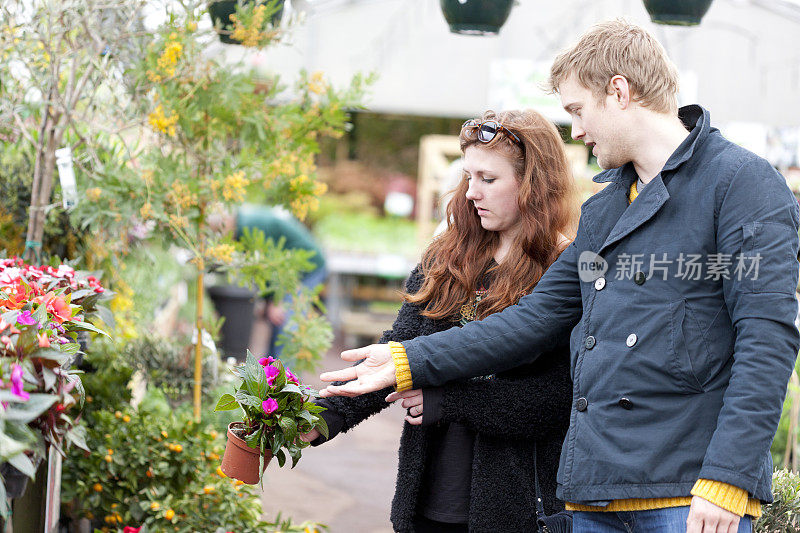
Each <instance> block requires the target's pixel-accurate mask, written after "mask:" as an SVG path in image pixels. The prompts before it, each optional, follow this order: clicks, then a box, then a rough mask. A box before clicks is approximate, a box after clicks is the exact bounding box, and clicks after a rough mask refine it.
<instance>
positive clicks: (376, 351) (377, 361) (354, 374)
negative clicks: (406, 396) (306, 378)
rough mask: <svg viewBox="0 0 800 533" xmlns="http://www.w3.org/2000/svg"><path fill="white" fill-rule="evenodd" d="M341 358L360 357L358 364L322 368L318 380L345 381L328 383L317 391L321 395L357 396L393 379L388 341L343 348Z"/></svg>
mask: <svg viewBox="0 0 800 533" xmlns="http://www.w3.org/2000/svg"><path fill="white" fill-rule="evenodd" d="M342 359H343V360H344V361H361V360H362V359H363V360H364V361H363V362H362V363H361V364H360V365H355V366H351V367H348V368H343V369H342V370H334V371H333V372H324V373H323V374H321V375H320V376H319V379H321V380H322V381H347V382H348V383H345V384H344V385H338V386H337V385H328V387H327V388H324V389H322V390H320V391H319V395H320V396H322V397H323V398H327V397H328V396H359V395H361V394H364V393H367V392H373V391H378V390H381V389H385V388H386V387H391V386H393V385H394V384H395V383H396V379H395V374H394V361H392V352H391V351H390V350H389V345H388V344H370V345H369V346H366V347H364V348H357V349H355V350H345V351H344V352H342Z"/></svg>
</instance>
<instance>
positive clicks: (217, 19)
mask: <svg viewBox="0 0 800 533" xmlns="http://www.w3.org/2000/svg"><path fill="white" fill-rule="evenodd" d="M253 1H254V0H242V4H243V5H246V4H250V3H252V2H253ZM259 3H260V4H266V3H269V4H271V5H275V6H276V7H277V8H278V10H277V11H276V12H275V14H274V15H272V25H273V26H277V25H278V24H280V23H281V17H283V3H284V0H272V2H266V1H264V0H262V1H260V2H259ZM236 4H237V0H217V1H216V2H211V3H209V4H208V14H209V15H211V22H212V23H213V24H214V27H215V28H217V27H219V28H220V29H221V30H223V31H224V32H226V33H220V34H219V40H220V41H222V42H223V43H226V44H242V43H241V41H237V40H236V39H231V36H230V33H227V32H231V31H233V23H232V22H231V15H233V14H234V13H236Z"/></svg>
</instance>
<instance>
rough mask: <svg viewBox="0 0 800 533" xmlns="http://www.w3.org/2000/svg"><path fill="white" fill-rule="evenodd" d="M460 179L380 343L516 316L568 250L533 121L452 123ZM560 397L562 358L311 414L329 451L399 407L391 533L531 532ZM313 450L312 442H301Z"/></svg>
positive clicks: (556, 352) (501, 117)
mask: <svg viewBox="0 0 800 533" xmlns="http://www.w3.org/2000/svg"><path fill="white" fill-rule="evenodd" d="M460 143H461V150H462V152H463V154H464V157H463V162H464V165H463V166H464V179H463V180H462V181H461V182H460V184H459V185H458V186H457V187H456V189H455V191H454V196H453V199H452V200H451V201H450V203H449V204H448V206H447V220H448V225H447V229H446V230H445V231H444V233H442V234H441V235H440V236H439V237H437V238H436V239H435V240H434V241H433V242H432V243H431V244H430V246H429V247H428V249H427V250H426V251H425V253H424V255H423V259H422V262H421V263H420V264H419V265H418V266H417V267H416V268H415V269H414V271H413V272H412V273H411V275H410V277H409V279H408V281H407V282H406V294H405V302H404V303H403V306H402V308H401V309H400V312H399V314H398V316H397V319H396V321H395V322H394V325H393V327H392V329H391V330H389V331H386V332H385V333H384V335H383V337H382V338H381V340H380V342H381V343H385V342H389V341H397V342H400V341H403V340H407V339H412V338H414V337H417V336H420V335H429V334H431V333H434V332H437V331H442V330H445V329H449V328H451V327H458V326H461V325H463V324H465V323H467V322H468V321H471V320H481V319H483V318H484V317H486V316H488V315H490V314H492V313H496V312H498V311H501V310H502V309H505V308H506V307H508V306H510V305H514V304H516V303H517V301H518V300H519V298H520V297H521V296H522V295H524V294H527V293H529V292H530V291H531V290H533V288H534V287H535V286H536V283H537V282H538V281H539V279H540V278H541V277H542V274H544V272H545V270H547V268H548V267H549V266H550V265H551V264H552V263H553V262H554V261H555V260H556V259H557V258H558V256H559V254H560V253H561V251H562V250H563V249H564V248H565V247H566V246H567V245H569V242H570V241H569V239H568V238H567V237H566V236H565V235H570V234H571V233H572V230H573V227H574V226H573V224H574V217H573V213H574V208H575V202H574V194H573V193H574V188H573V183H572V178H571V175H570V171H569V167H568V164H567V159H566V155H565V153H564V148H563V144H562V140H561V137H560V135H559V134H558V131H557V130H556V128H555V126H554V125H553V124H552V123H551V122H550V121H548V120H547V119H545V118H544V117H543V116H541V115H540V114H539V113H536V112H534V111H530V110H528V111H506V112H503V113H499V114H494V113H493V112H491V111H489V112H487V113H485V114H484V115H483V117H481V118H480V119H475V120H468V121H467V122H465V123H464V126H463V127H462V129H461V135H460ZM571 399H572V384H571V381H570V368H569V352H568V347H567V346H566V345H555V344H554V346H553V349H552V352H551V353H549V354H546V355H543V356H542V357H539V358H538V359H537V360H536V362H535V363H533V364H531V365H527V366H524V367H518V368H514V369H509V370H507V371H504V372H502V373H499V374H496V375H491V376H483V377H481V378H475V379H469V380H465V381H459V382H454V383H450V384H447V385H445V386H444V387H440V388H436V389H424V390H412V391H406V392H402V393H396V392H393V391H392V389H386V390H384V391H379V392H376V393H371V394H367V395H364V396H358V397H353V398H348V397H332V398H326V399H322V400H318V402H319V404H320V405H323V406H324V407H326V408H327V410H326V411H325V412H323V413H322V416H323V417H324V418H325V420H326V421H327V423H328V426H329V429H330V436H329V438H333V437H334V436H336V435H337V434H338V433H340V432H343V431H348V430H349V429H350V428H352V427H354V426H356V425H357V424H358V423H359V422H361V421H363V420H365V419H366V418H368V417H369V416H371V415H372V414H374V413H376V412H378V411H380V410H382V409H383V408H385V407H387V406H388V405H389V403H390V402H393V401H397V400H401V403H402V405H403V407H405V408H406V409H407V410H408V416H406V424H405V428H404V431H403V436H402V439H401V442H400V459H399V466H398V470H399V471H398V478H397V488H396V492H395V497H394V501H393V503H392V513H391V520H392V523H393V525H394V527H395V530H396V531H403V532H416V533H421V532H428V531H431V532H433V531H435V532H448V531H453V532H461V531H464V532H466V531H487V532H489V531H491V532H500V531H508V532H512V531H513V532H517V531H536V530H537V502H540V503H539V505H538V509H539V517H541V516H542V514H543V513H542V511H543V512H544V513H545V514H547V515H550V514H553V513H556V512H558V511H561V510H562V509H563V508H564V506H563V503H562V502H560V501H558V500H557V499H556V497H555V489H556V471H557V469H558V461H559V455H560V451H561V443H562V441H563V439H564V435H565V434H566V430H567V426H568V425H569V412H570V403H571ZM305 438H306V439H307V440H310V441H312V444H314V445H317V444H321V443H322V442H323V440H324V439H323V438H322V437H320V436H319V434H318V433H316V432H312V433H310V434H308V435H306V436H305Z"/></svg>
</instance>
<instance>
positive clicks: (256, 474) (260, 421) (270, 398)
mask: <svg viewBox="0 0 800 533" xmlns="http://www.w3.org/2000/svg"><path fill="white" fill-rule="evenodd" d="M233 374H234V375H235V376H237V377H238V378H240V379H241V384H240V385H239V386H238V387H237V388H236V390H235V391H234V393H233V394H227V393H226V394H223V395H222V397H221V398H220V399H219V401H218V402H217V406H216V407H215V408H214V410H215V411H226V410H231V409H236V408H237V407H240V408H241V409H242V413H243V416H242V421H241V422H233V423H231V424H230V425H229V426H228V442H227V444H226V446H225V455H224V456H223V458H222V471H223V472H224V473H225V474H226V475H227V476H228V477H232V478H234V479H239V480H241V481H244V482H245V483H249V484H251V485H254V484H256V483H258V482H259V481H260V480H261V479H262V476H263V473H264V469H265V468H266V467H267V464H269V462H270V461H271V460H272V457H276V458H277V460H278V465H279V466H283V465H284V463H285V462H286V456H287V455H288V456H289V457H291V458H292V468H294V466H295V465H296V464H297V461H299V460H300V455H301V454H302V450H303V448H305V447H306V446H308V445H309V443H308V442H305V441H303V440H302V439H301V438H300V435H302V434H304V433H308V432H310V431H311V430H313V429H316V430H317V431H319V432H320V434H322V435H323V436H325V437H327V435H328V426H327V424H326V423H325V421H324V420H323V419H322V417H321V416H319V413H321V412H322V411H324V410H325V409H324V408H323V407H320V406H318V405H316V404H314V403H313V402H312V401H311V400H312V398H315V397H316V396H317V392H316V391H314V390H312V389H311V388H310V387H305V386H303V385H301V383H300V379H299V378H298V377H297V376H295V375H294V374H293V373H292V371H291V370H289V369H288V368H286V367H285V366H284V365H283V363H282V362H281V361H280V360H278V359H273V358H272V357H262V358H261V359H256V358H255V357H254V356H253V354H252V353H250V351H249V350H248V352H247V359H246V361H245V362H244V364H242V365H238V366H235V367H234V368H233Z"/></svg>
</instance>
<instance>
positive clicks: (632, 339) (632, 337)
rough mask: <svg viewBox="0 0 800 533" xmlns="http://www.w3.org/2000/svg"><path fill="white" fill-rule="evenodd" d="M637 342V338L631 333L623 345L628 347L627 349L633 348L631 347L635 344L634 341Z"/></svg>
mask: <svg viewBox="0 0 800 533" xmlns="http://www.w3.org/2000/svg"><path fill="white" fill-rule="evenodd" d="M638 340H639V337H637V336H636V333H631V334H630V335H628V338H627V339H625V344H627V345H628V348H633V345H634V344H636V341H638Z"/></svg>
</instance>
